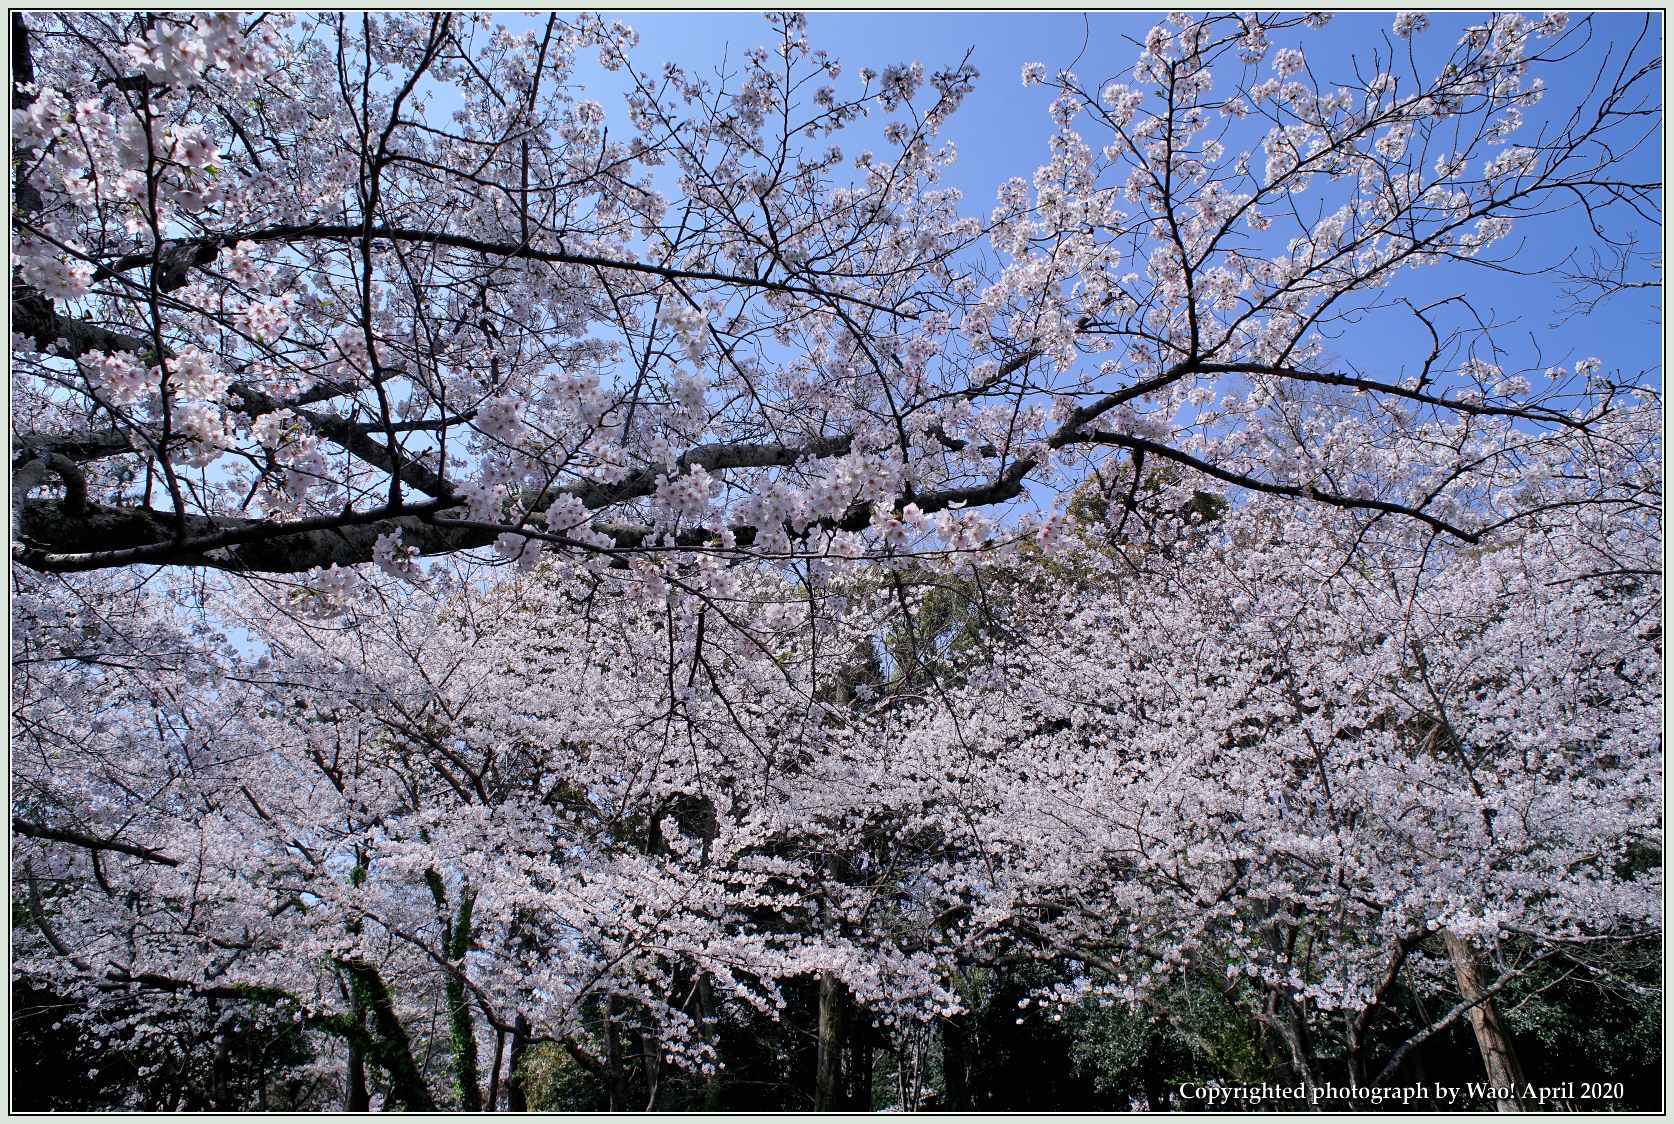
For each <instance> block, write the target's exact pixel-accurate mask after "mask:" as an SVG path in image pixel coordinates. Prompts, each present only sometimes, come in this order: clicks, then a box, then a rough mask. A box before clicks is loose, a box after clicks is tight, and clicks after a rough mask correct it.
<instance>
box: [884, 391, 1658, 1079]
mask: <svg viewBox="0 0 1674 1124" xmlns="http://www.w3.org/2000/svg"><path fill="white" fill-rule="evenodd" d="M1658 409H1659V406H1658V405H1657V404H1656V403H1655V402H1654V401H1652V402H1649V403H1647V405H1646V406H1644V407H1642V408H1641V410H1640V411H1639V412H1638V417H1637V420H1636V421H1635V422H1633V423H1632V424H1631V425H1630V426H1629V427H1627V428H1625V429H1623V430H1621V431H1618V432H1617V433H1616V434H1615V436H1616V438H1617V440H1618V441H1619V442H1620V443H1619V445H1618V446H1617V448H1618V450H1619V452H1627V453H1628V454H1629V455H1626V456H1622V455H1618V457H1617V458H1614V459H1613V460H1610V461H1604V462H1600V463H1596V464H1595V465H1594V466H1593V468H1594V470H1595V471H1597V472H1599V473H1601V475H1602V478H1603V479H1610V478H1614V479H1616V480H1617V481H1618V482H1619V483H1618V485H1616V486H1614V487H1610V488H1608V489H1606V490H1608V491H1610V492H1612V493H1614V499H1615V501H1616V502H1617V503H1618V504H1619V505H1620V506H1619V507H1617V508H1616V509H1615V510H1614V511H1613V512H1612V513H1611V514H1610V515H1608V516H1603V517H1601V515H1600V510H1601V509H1599V508H1595V507H1593V506H1592V505H1584V506H1579V507H1568V508H1559V507H1558V504H1559V502H1561V501H1558V500H1556V498H1555V497H1553V498H1551V499H1548V501H1547V502H1546V503H1545V504H1543V506H1546V507H1548V509H1549V510H1551V511H1555V512H1559V513H1558V514H1554V515H1551V516H1549V517H1547V518H1545V519H1543V520H1541V521H1539V522H1538V523H1536V524H1533V525H1531V526H1530V528H1529V529H1528V530H1527V531H1526V532H1525V533H1524V534H1521V535H1519V536H1516V537H1507V538H1502V539H1500V540H1499V541H1497V542H1496V544H1495V545H1494V546H1492V547H1490V548H1485V549H1484V548H1475V547H1468V546H1461V545H1457V544H1448V543H1447V541H1446V540H1445V539H1443V538H1439V537H1438V538H1437V539H1434V540H1431V541H1430V542H1429V543H1428V544H1426V545H1425V546H1424V547H1423V549H1421V550H1414V549H1412V546H1411V544H1410V543H1407V542H1405V541H1403V537H1402V536H1399V535H1396V536H1393V537H1391V538H1384V537H1383V536H1379V535H1376V534H1373V535H1368V534H1366V533H1365V532H1364V531H1363V530H1362V529H1357V528H1355V527H1354V526H1352V525H1351V524H1344V523H1343V522H1341V521H1338V522H1337V525H1336V526H1335V527H1333V526H1331V525H1330V523H1329V522H1328V523H1326V524H1324V525H1322V521H1321V520H1320V519H1319V518H1318V517H1317V515H1306V514H1304V513H1300V512H1299V511H1298V510H1297V509H1296V508H1294V507H1293V506H1283V507H1281V506H1276V505H1274V504H1272V503H1271V502H1270V501H1263V502H1261V503H1257V504H1251V505H1249V506H1247V507H1244V508H1242V509H1239V510H1238V511H1236V512H1234V513H1232V514H1228V515H1226V516H1225V517H1224V519H1223V520H1221V521H1218V522H1217V523H1216V525H1215V526H1214V527H1213V530H1212V533H1208V532H1206V530H1205V529H1203V528H1201V527H1200V528H1196V529H1193V528H1186V529H1185V532H1184V536H1183V537H1181V538H1178V539H1176V540H1175V541H1174V542H1173V543H1172V544H1170V549H1168V550H1166V551H1165V550H1158V549H1157V548H1156V547H1155V546H1154V545H1153V546H1152V547H1150V548H1147V549H1143V550H1142V551H1136V548H1135V546H1133V545H1132V544H1130V543H1122V544H1121V545H1120V546H1119V547H1117V548H1116V549H1115V550H1112V549H1111V548H1110V547H1109V546H1108V545H1107V542H1108V540H1103V539H1102V536H1101V537H1100V541H1099V549H1098V550H1095V551H1093V552H1092V553H1090V554H1087V555H1081V556H1077V559H1078V563H1079V565H1078V566H1077V568H1076V569H1075V570H1074V571H1073V572H1072V576H1071V577H1070V578H1068V579H1067V580H1066V578H1065V577H1064V576H1063V575H1062V574H1059V575H1048V577H1047V578H1046V580H1044V581H1036V582H1034V583H1032V584H1025V585H1023V586H1022V587H1020V588H1021V591H1022V595H1021V596H1014V597H1013V598H1011V599H1009V601H1008V602H1007V604H1008V606H1009V607H1008V609H1007V610H1006V611H1005V612H1004V613H1003V614H1002V615H1003V617H1004V620H1003V622H1002V623H1001V626H1000V627H1002V628H1003V629H1004V630H1005V631H1006V632H1007V634H1008V636H1007V640H1006V642H1005V643H1004V644H1002V645H998V646H997V647H996V649H995V651H996V655H995V656H994V657H993V659H992V661H991V662H988V663H978V664H976V665H975V666H972V667H971V668H970V669H969V670H968V671H967V672H966V673H965V674H966V676H967V679H968V682H967V683H966V684H965V685H964V686H962V687H960V688H958V689H956V690H954V691H952V692H951V693H949V694H948V695H944V696H943V697H942V699H941V700H939V702H938V703H937V704H935V705H927V706H919V707H915V708H912V709H909V710H907V711H906V712H904V713H903V714H900V715H899V716H897V717H894V718H893V719H892V720H891V721H890V727H892V728H893V731H894V734H893V737H891V736H890V735H885V740H886V741H887V740H895V741H898V742H899V743H900V744H901V745H902V747H903V748H902V749H901V751H900V756H899V760H898V762H895V763H892V764H891V766H890V773H889V775H890V778H891V781H892V782H893V784H886V782H884V781H883V779H882V778H880V780H879V781H878V782H877V787H878V788H879V789H880V790H886V789H888V790H892V791H897V792H902V803H901V807H902V809H903V810H904V811H908V810H913V811H917V810H918V809H922V811H920V812H917V817H918V818H917V821H916V822H917V824H918V829H919V830H925V831H934V832H937V833H938V834H940V835H942V836H943V837H945V838H946V839H948V840H949V841H950V844H952V848H951V850H950V851H948V852H947V856H948V859H949V861H953V860H954V859H955V858H957V865H956V866H955V867H954V870H953V871H952V872H950V873H949V874H948V875H944V877H943V879H942V883H941V894H942V900H941V902H940V903H939V904H940V905H941V907H943V908H947V909H953V908H958V907H961V906H962V907H963V908H964V910H965V911H966V916H967V920H966V921H965V923H964V926H963V927H964V929H965V932H966V936H967V940H968V941H970V942H973V944H974V945H976V946H978V947H980V946H982V945H983V944H987V945H988V946H990V947H1000V948H1005V947H1010V946H1011V945H1012V943H1013V942H1015V941H1018V940H1022V941H1023V942H1024V943H1025V944H1027V945H1029V946H1031V947H1035V948H1038V949H1041V950H1044V951H1046V952H1048V953H1051V954H1054V955H1060V956H1067V957H1070V958H1072V959H1073V960H1074V961H1075V962H1077V963H1079V964H1080V965H1082V973H1081V975H1080V977H1079V982H1078V984H1077V985H1076V986H1075V987H1073V988H1069V989H1067V990H1060V991H1058V992H1057V993H1048V994H1044V995H1041V996H1040V997H1039V998H1040V1001H1041V1002H1043V1003H1045V1004H1047V1005H1049V1006H1050V1005H1053V1004H1062V1003H1066V1002H1082V1001H1085V1000H1086V999H1087V998H1089V997H1091V998H1093V999H1095V1000H1102V1001H1105V1002H1112V1001H1114V1002H1120V1003H1127V1004H1133V1003H1144V1002H1148V1001H1150V1000H1151V999H1152V998H1153V997H1154V996H1155V995H1156V994H1157V993H1158V991H1159V989H1161V988H1163V987H1164V986H1166V985H1167V984H1169V983H1170V982H1171V981H1173V980H1175V979H1177V978H1178V977H1179V976H1181V975H1182V974H1184V973H1186V972H1187V971H1188V970H1193V969H1195V970H1198V971H1201V970H1203V969H1204V968H1205V967H1206V966H1208V967H1212V968H1213V969H1215V970H1217V971H1218V970H1221V969H1224V972H1225V981H1224V982H1225V987H1226V992H1227V994H1228V995H1230V996H1232V997H1234V998H1235V999H1237V1000H1238V1001H1239V1002H1241V1003H1243V1004H1246V1005H1247V1007H1248V1010H1249V1012H1250V1015H1251V1017H1252V1018H1253V1019H1255V1020H1256V1021H1257V1022H1258V1023H1259V1024H1261V1025H1262V1026H1263V1027H1264V1028H1265V1029H1266V1030H1267V1031H1268V1032H1269V1033H1270V1034H1271V1036H1272V1037H1273V1039H1274V1040H1275V1041H1277V1042H1279V1043H1280V1044H1281V1045H1282V1050H1283V1052H1284V1053H1285V1054H1287V1055H1288V1058H1287V1061H1288V1063H1289V1065H1290V1067H1291V1069H1292V1072H1293V1075H1294V1077H1295V1078H1297V1079H1299V1080H1301V1081H1304V1082H1305V1083H1307V1084H1308V1085H1309V1086H1313V1085H1315V1084H1319V1083H1323V1075H1322V1072H1321V1070H1320V1066H1321V1064H1322V1060H1323V1059H1324V1058H1326V1057H1331V1056H1336V1057H1340V1058H1342V1059H1343V1061H1344V1062H1345V1064H1346V1067H1347V1072H1346V1074H1342V1073H1339V1074H1336V1075H1335V1076H1337V1077H1343V1076H1346V1077H1348V1078H1350V1079H1352V1081H1353V1083H1354V1084H1356V1085H1365V1084H1367V1083H1368V1081H1373V1082H1376V1081H1383V1080H1387V1079H1388V1078H1389V1077H1390V1075H1391V1074H1392V1073H1394V1072H1395V1070H1396V1069H1397V1068H1398V1067H1399V1065H1400V1063H1401V1062H1402V1060H1403V1059H1405V1058H1406V1056H1407V1055H1408V1054H1409V1053H1410V1052H1411V1050H1412V1049H1413V1048H1415V1047H1416V1046H1417V1045H1419V1044H1421V1043H1422V1042H1423V1041H1424V1040H1426V1039H1427V1038H1428V1037H1430V1036H1432V1035H1434V1034H1436V1033H1439V1032H1440V1031H1442V1030H1445V1029H1446V1028H1447V1027H1448V1026H1450V1025H1451V1024H1452V1023H1453V1022H1454V1021H1456V1020H1458V1019H1460V1018H1464V1017H1468V1018H1469V1019H1470V1021H1471V1023H1472V1024H1473V1029H1474V1030H1475V1033H1476V1036H1477V1039H1478V1041H1479V1043H1480V1045H1481V1047H1482V1053H1483V1057H1484V1061H1485V1063H1486V1066H1487V1070H1488V1073H1489V1076H1490V1077H1491V1078H1492V1079H1493V1080H1494V1081H1495V1083H1496V1084H1498V1085H1500V1086H1502V1087H1510V1088H1514V1089H1520V1088H1522V1087H1523V1085H1524V1083H1525V1082H1524V1078H1523V1077H1522V1075H1521V1074H1520V1072H1519V1071H1518V1069H1517V1065H1516V1060H1515V1053H1514V1051H1513V1050H1512V1047H1511V1045H1510V1041H1509V1038H1508V1037H1507V1036H1506V1035H1505V1033H1504V1031H1503V1030H1501V1029H1500V1028H1499V1025H1498V1016H1497V1014H1496V1013H1495V1006H1494V1004H1493V995H1494V993H1496V992H1497V991H1499V990H1501V989H1502V988H1504V987H1505V986H1506V985H1507V984H1508V983H1510V982H1512V981H1513V980H1515V979H1516V978H1518V977H1519V976H1520V975H1521V974H1522V973H1524V972H1525V971H1527V970H1528V969H1529V968H1530V967H1532V966H1533V965H1534V964H1537V963H1539V962H1541V961H1542V960H1544V959H1547V958H1550V957H1554V956H1560V957H1571V958H1575V959H1576V960H1577V961H1578V962H1579V963H1581V964H1587V963H1588V962H1589V960H1590V957H1589V950H1591V949H1593V948H1595V947H1597V946H1600V945H1604V944H1608V943H1610V942H1620V941H1632V940H1643V939H1645V938H1646V937H1648V936H1654V935H1655V934H1657V933H1659V932H1660V916H1661V910H1662V880H1661V866H1660V861H1659V860H1656V859H1651V861H1650V862H1649V864H1647V859H1648V858H1650V857H1651V856H1655V855H1657V854H1658V845H1657V844H1656V842H1655V840H1656V839H1657V837H1658V834H1659V832H1660V830H1661V822H1662V821H1661V789H1662V783H1663V775H1662V758H1661V750H1662V745H1661V735H1660V732H1659V731H1660V723H1659V722H1658V720H1657V714H1658V713H1659V710H1660V706H1661V697H1662V674H1661V667H1662V658H1663V652H1662V636H1661V628H1660V620H1661V615H1662V603H1661V585H1660V568H1659V563H1660V556H1661V523H1660V512H1659V510H1658V500H1659V498H1660V484H1658V485H1656V486H1655V487H1654V489H1653V490H1652V491H1649V492H1647V491H1645V490H1643V489H1644V485H1645V484H1646V483H1647V482H1648V481H1651V480H1659V479H1660V473H1659V472H1658V470H1656V469H1654V468H1652V466H1653V465H1655V464H1656V463H1657V462H1658V460H1659V459H1660V439H1659V427H1660V422H1659V420H1658V418H1657V416H1656V411H1657V410H1658ZM1647 472H1651V473H1655V474H1656V475H1654V476H1652V477H1649V478H1648V477H1647V476H1646V473H1647ZM1598 482H1600V481H1595V482H1594V483H1595V484H1596V483H1598ZM1577 483H1578V482H1576V481H1568V482H1565V483H1563V484H1561V485H1559V486H1558V490H1559V492H1560V493H1561V492H1563V491H1568V490H1570V489H1572V488H1575V487H1576V485H1577ZM1583 487H1584V488H1585V489H1586V490H1589V491H1591V489H1592V485H1584V486H1583ZM1099 529H1100V530H1102V528H1099ZM1351 545H1352V549H1349V547H1350V546H1351ZM1136 558H1137V561H1136ZM903 782H907V783H908V785H909V787H908V788H907V789H906V790H905V791H904V792H903V790H902V789H901V787H900V786H901V784H902V783H903ZM913 782H916V783H913ZM961 888H963V889H961ZM1488 964H1491V965H1492V967H1491V968H1489V967H1487V966H1485V965H1488ZM1397 985H1404V986H1408V987H1415V988H1418V989H1420V990H1427V991H1430V992H1432V993H1434V994H1437V995H1440V996H1443V997H1446V996H1449V995H1451V996H1452V997H1451V998H1448V999H1447V1001H1446V1003H1445V1004H1444V1005H1443V1007H1442V1008H1441V1010H1442V1014H1441V1015H1440V1016H1439V1017H1438V1018H1436V1019H1435V1020H1434V1021H1433V1022H1431V1023H1430V1024H1429V1025H1426V1026H1422V1027H1420V1028H1417V1029H1416V1032H1415V1033H1414V1034H1412V1035H1411V1036H1410V1037H1409V1038H1408V1039H1407V1040H1406V1041H1405V1042H1403V1043H1401V1044H1400V1045H1399V1046H1398V1048H1396V1049H1395V1050H1394V1051H1393V1052H1392V1053H1391V1054H1390V1055H1389V1056H1388V1057H1385V1058H1371V1057H1368V1056H1366V1054H1365V1052H1364V1045H1365V1042H1366V1040H1367V1032H1368V1028H1369V1027H1370V1026H1371V1025H1372V1024H1373V1022H1374V1020H1376V1019H1377V1018H1378V1017H1379V1016H1380V1013H1381V1012H1380V1007H1381V1005H1382V1004H1384V1003H1385V1002H1386V1000H1387V999H1388V997H1389V995H1390V992H1391V990H1392V989H1394V988H1395V987H1397ZM1328 1043H1331V1045H1328ZM1513 1103H1514V1104H1515V1103H1518V1102H1517V1101H1516V1099H1515V1098H1513ZM1529 1107H1532V1105H1530V1106H1529Z"/></svg>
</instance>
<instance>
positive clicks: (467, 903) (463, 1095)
mask: <svg viewBox="0 0 1674 1124" xmlns="http://www.w3.org/2000/svg"><path fill="white" fill-rule="evenodd" d="M474 900H475V895H474V894H473V893H472V892H471V891H470V890H469V889H461V891H460V894H459V916H458V917H457V918H455V920H454V923H453V932H452V933H450V934H449V936H448V943H447V950H446V951H447V957H448V960H449V961H450V962H451V963H452V964H453V965H454V966H455V967H456V968H457V969H458V970H459V971H460V972H463V971H464V970H465V954H466V953H467V952H469V951H470V949H471V906H472V903H473V902H474ZM446 991H447V999H448V1031H449V1033H448V1037H449V1039H450V1040H451V1045H452V1047H453V1082H454V1092H455V1095H456V1096H457V1097H458V1098H459V1107H460V1108H462V1109H464V1110H465V1111H466V1112H480V1111H482V1085H481V1079H480V1077H479V1075H478V1073H477V1028H476V1025H475V1022H474V1020H473V1019H472V1018H471V1000H470V996H468V995H467V994H466V992H465V981H464V979H463V978H462V977H461V976H458V975H454V974H452V973H449V975H448V981H447V988H446Z"/></svg>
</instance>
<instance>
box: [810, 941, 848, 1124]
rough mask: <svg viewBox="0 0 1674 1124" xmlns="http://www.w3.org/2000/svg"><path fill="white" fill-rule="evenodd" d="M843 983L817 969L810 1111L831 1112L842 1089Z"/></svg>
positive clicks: (835, 1108) (837, 1104)
mask: <svg viewBox="0 0 1674 1124" xmlns="http://www.w3.org/2000/svg"><path fill="white" fill-rule="evenodd" d="M843 1014H844V1011H843V985H842V984H841V983H839V982H838V980H837V977H836V976H834V975H832V974H831V973H830V972H821V973H820V1024H819V1044H820V1045H819V1059H818V1061H817V1062H816V1063H815V1071H814V1111H815V1112H835V1111H836V1110H837V1109H838V1108H839V1107H840V1105H839V1101H840V1099H841V1097H842V1092H843V1084H842V1079H843V1021H844V1020H843Z"/></svg>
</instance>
